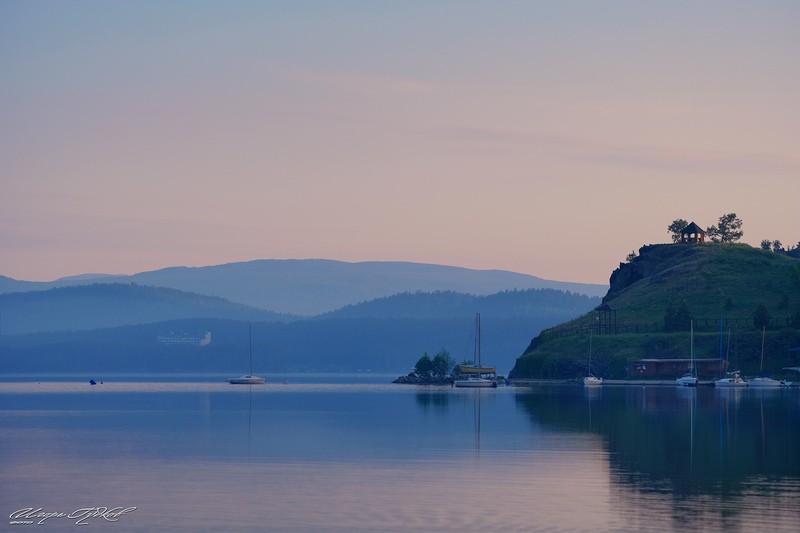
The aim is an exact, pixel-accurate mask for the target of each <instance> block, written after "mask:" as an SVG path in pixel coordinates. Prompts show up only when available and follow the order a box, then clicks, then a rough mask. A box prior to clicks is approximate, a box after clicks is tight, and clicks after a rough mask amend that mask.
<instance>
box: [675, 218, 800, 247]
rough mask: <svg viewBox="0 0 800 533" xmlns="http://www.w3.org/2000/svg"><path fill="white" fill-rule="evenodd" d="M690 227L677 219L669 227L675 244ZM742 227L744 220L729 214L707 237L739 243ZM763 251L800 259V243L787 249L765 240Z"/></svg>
mask: <svg viewBox="0 0 800 533" xmlns="http://www.w3.org/2000/svg"><path fill="white" fill-rule="evenodd" d="M688 225H689V222H687V221H686V220H684V219H682V218H676V219H675V220H673V221H672V223H671V224H670V225H669V226H667V233H669V234H670V235H671V236H672V242H673V243H679V242H681V232H682V231H683V229H684V228H686V226H688ZM742 225H743V222H742V219H741V218H739V217H737V216H736V213H727V214H724V215H722V216H721V217H719V219H718V221H717V223H716V224H715V225H713V226H709V227H708V228H706V235H708V238H709V239H711V241H712V242H737V241H738V240H739V239H741V238H742V237H743V236H744V231H742ZM761 249H762V250H768V251H772V252H775V253H780V254H784V255H788V256H791V257H800V241H798V243H797V244H796V245H795V246H789V247H788V248H785V247H784V246H783V243H782V242H781V241H780V240H778V239H775V240H770V239H764V240H762V241H761Z"/></svg>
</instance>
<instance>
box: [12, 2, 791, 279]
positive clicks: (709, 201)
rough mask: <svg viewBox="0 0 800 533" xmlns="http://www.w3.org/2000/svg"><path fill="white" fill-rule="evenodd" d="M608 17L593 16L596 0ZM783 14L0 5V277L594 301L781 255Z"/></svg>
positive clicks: (621, 7)
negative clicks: (319, 271)
mask: <svg viewBox="0 0 800 533" xmlns="http://www.w3.org/2000/svg"><path fill="white" fill-rule="evenodd" d="M601 4H602V5H601ZM798 27H800V4H798V3H796V2H792V1H785V2H778V1H774V2H770V1H767V2H758V3H756V2H728V1H724V2H723V1H719V2H702V3H701V2H694V1H675V2H662V3H651V2H640V1H633V0H631V1H624V2H623V1H610V2H603V3H600V2H597V3H594V2H577V1H575V2H572V1H565V2H535V1H532V2H505V1H499V2H488V1H487V2H480V1H479V2H428V1H425V2H414V1H408V2H390V3H385V2H367V1H364V2H357V1H353V2H333V3H326V2H297V3H291V2H287V3H272V2H269V3H267V2H265V3H252V2H244V3H240V2H236V1H233V2H201V1H198V2H191V3H167V4H164V3H162V2H127V3H125V2H103V1H92V2H87V1H77V2H69V3H67V2H47V1H42V2H25V1H13V0H6V1H4V2H2V3H0V62H2V67H3V72H4V76H3V77H4V81H3V83H2V84H0V102H2V103H0V112H1V113H2V115H0V140H1V141H2V142H0V180H2V181H1V182H0V186H1V187H0V189H1V190H2V194H0V275H6V276H10V277H14V278H17V279H28V280H51V279H55V278H58V277H62V276H67V275H75V274H80V273H87V272H105V273H125V274H129V273H135V272H140V271H145V270H152V269H156V268H162V267H167V266H177V265H188V266H201V265H211V264H220V263H227V262H233V261H244V260H251V259H261V258H265V259H272V258H276V259H280V258H312V257H313V258H329V259H338V260H344V261H366V260H397V261H414V262H426V263H439V264H449V265H456V266H463V267H468V268H477V269H495V268H496V269H504V270H513V271H517V272H523V273H527V274H533V275H536V276H540V277H544V278H548V279H556V280H563V281H580V282H596V283H605V282H607V281H608V276H609V274H610V273H611V271H612V270H613V269H614V268H615V267H616V266H617V264H618V263H619V262H620V261H623V260H624V258H625V256H626V255H627V254H628V253H629V252H631V251H632V250H636V249H638V248H639V247H640V246H641V245H643V244H648V243H656V242H667V241H668V238H669V237H668V235H667V233H666V227H667V226H668V225H669V223H670V222H671V221H672V220H674V219H675V218H685V219H687V220H694V221H696V222H697V223H698V224H700V225H701V226H703V227H706V226H709V225H711V224H714V223H716V221H717V219H718V218H719V216H720V215H722V214H725V213H729V212H736V213H737V215H738V216H739V217H740V218H742V220H743V221H744V227H743V229H744V232H745V236H744V239H743V241H745V242H748V243H750V244H753V245H758V243H759V242H760V241H761V240H762V239H780V240H781V241H783V243H784V244H785V245H795V244H797V242H798V241H800V210H798V208H797V205H798V200H797V198H798V192H800V179H798V178H799V177H800V99H798V97H797V95H798V94H800V61H798V60H797V58H798V57H800V32H798V31H797V28H798Z"/></svg>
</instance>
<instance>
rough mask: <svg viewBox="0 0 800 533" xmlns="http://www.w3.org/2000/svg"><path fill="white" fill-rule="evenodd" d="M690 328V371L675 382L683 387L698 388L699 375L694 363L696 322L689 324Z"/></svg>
mask: <svg viewBox="0 0 800 533" xmlns="http://www.w3.org/2000/svg"><path fill="white" fill-rule="evenodd" d="M689 325H690V326H689V327H690V329H691V333H690V339H691V342H690V348H689V355H690V356H691V358H690V359H689V361H690V362H689V371H688V372H687V373H686V374H684V375H683V376H681V377H679V378H678V379H676V380H675V382H676V383H677V384H678V385H680V386H681V387H696V386H697V374H696V368H697V367H696V365H695V362H694V321H692V322H689Z"/></svg>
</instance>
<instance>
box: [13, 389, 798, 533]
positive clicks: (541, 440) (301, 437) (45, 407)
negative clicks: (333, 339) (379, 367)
mask: <svg viewBox="0 0 800 533" xmlns="http://www.w3.org/2000/svg"><path fill="white" fill-rule="evenodd" d="M284 378H285V379H287V380H288V383H282V382H281V381H282V379H284ZM389 379H390V376H367V377H365V376H363V375H361V376H357V375H353V376H299V375H295V376H277V377H273V378H272V379H271V380H270V382H268V383H267V384H266V385H264V386H260V387H259V386H254V387H252V388H250V387H247V386H244V387H238V386H232V385H229V384H226V383H222V380H221V378H220V379H216V378H215V379H211V378H208V377H206V378H203V379H201V380H198V379H192V380H188V381H186V380H183V381H176V380H171V379H168V378H164V377H163V376H162V377H160V378H158V379H157V380H149V379H137V381H130V382H123V381H116V380H114V379H111V380H107V381H105V382H104V383H103V384H102V385H96V386H90V385H88V384H87V383H85V382H74V381H54V382H37V381H23V380H20V379H17V380H15V381H13V382H11V381H10V382H3V383H0V421H1V424H2V429H3V431H2V432H1V433H0V451H1V452H2V453H0V486H2V487H3V493H4V494H3V498H2V502H3V509H2V511H3V512H4V513H5V516H9V515H10V514H11V513H12V512H14V511H16V510H18V509H23V508H29V507H31V508H43V510H44V511H46V512H64V513H69V512H71V511H74V510H76V509H81V508H86V507H94V506H109V507H116V506H121V507H123V508H129V507H135V508H136V509H135V510H132V511H130V512H128V513H127V514H124V515H122V516H120V517H119V520H118V521H117V522H115V523H114V524H113V525H112V524H102V526H101V527H103V528H104V529H106V530H112V531H142V530H147V529H150V530H171V531H175V530H179V531H219V530H222V529H230V530H252V531H409V530H414V531H434V532H437V531H442V532H449V531H453V532H455V531H462V532H463V531H485V530H486V529H493V530H498V529H502V530H506V531H589V530H592V531H643V530H651V531H669V530H674V529H677V528H685V529H689V530H704V531H722V530H725V531H730V530H734V531H735V530H740V531H750V530H759V531H761V530H764V531H767V530H769V531H775V530H784V531H793V530H796V527H797V525H798V517H800V459H798V456H797V453H796V451H797V450H798V449H800V431H799V429H798V428H800V389H797V388H792V389H781V390H776V391H755V390H730V391H721V390H714V389H704V388H701V389H676V388H673V387H612V386H608V387H603V388H602V389H600V390H584V389H582V388H579V387H572V386H541V387H533V388H523V387H501V388H499V389H496V390H479V391H475V390H464V389H451V388H449V387H442V388H437V387H428V388H425V387H414V386H402V385H390V384H386V382H387V381H388V380H389ZM56 481H57V482H56ZM10 487H13V490H10V489H9V488H10ZM93 520H95V521H99V520H102V519H93ZM72 522H74V520H73V521H72ZM72 522H70V521H69V520H68V519H66V518H63V517H62V518H50V519H47V520H46V522H45V524H43V525H42V526H40V527H43V528H45V529H44V530H47V529H51V530H61V529H64V528H68V527H74V526H73V524H72ZM96 523H98V522H96ZM98 526H100V524H99V523H98ZM7 527H9V528H11V529H15V528H16V529H15V530H19V527H23V526H11V525H10V524H8V526H7Z"/></svg>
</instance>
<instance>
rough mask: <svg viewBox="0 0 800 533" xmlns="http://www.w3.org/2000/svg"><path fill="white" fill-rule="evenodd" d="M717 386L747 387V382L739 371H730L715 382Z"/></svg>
mask: <svg viewBox="0 0 800 533" xmlns="http://www.w3.org/2000/svg"><path fill="white" fill-rule="evenodd" d="M714 386H715V387H747V382H746V381H745V380H744V379H742V376H741V375H740V374H739V371H738V370H736V371H734V372H728V376H727V377H724V378H722V379H718V380H716V381H715V382H714Z"/></svg>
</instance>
